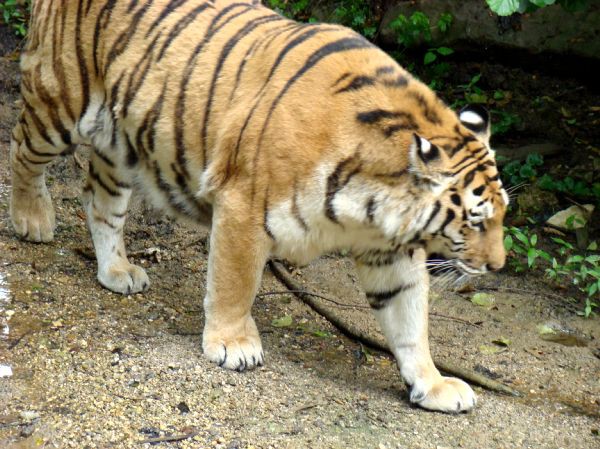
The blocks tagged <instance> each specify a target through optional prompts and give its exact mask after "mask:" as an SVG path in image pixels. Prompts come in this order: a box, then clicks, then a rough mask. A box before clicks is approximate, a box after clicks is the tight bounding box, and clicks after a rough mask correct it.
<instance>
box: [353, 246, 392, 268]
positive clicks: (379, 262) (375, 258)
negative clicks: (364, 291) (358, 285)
mask: <svg viewBox="0 0 600 449" xmlns="http://www.w3.org/2000/svg"><path fill="white" fill-rule="evenodd" d="M398 258H399V254H398V251H394V250H392V251H379V250H372V251H367V252H365V253H363V254H360V255H358V256H356V261H357V262H358V263H359V264H361V265H365V266H367V267H384V266H389V265H393V264H395V263H396V262H397V261H398Z"/></svg>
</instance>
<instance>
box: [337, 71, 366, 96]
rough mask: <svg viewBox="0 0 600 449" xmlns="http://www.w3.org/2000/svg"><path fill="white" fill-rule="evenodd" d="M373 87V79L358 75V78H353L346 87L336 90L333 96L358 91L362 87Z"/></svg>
mask: <svg viewBox="0 0 600 449" xmlns="http://www.w3.org/2000/svg"><path fill="white" fill-rule="evenodd" d="M374 85H375V78H372V77H370V76H366V75H358V76H355V77H354V78H353V79H352V81H350V83H349V84H348V85H347V86H345V87H341V88H340V89H338V90H336V91H335V92H334V94H341V93H344V92H351V91H355V90H360V89H362V88H363V87H368V86H374Z"/></svg>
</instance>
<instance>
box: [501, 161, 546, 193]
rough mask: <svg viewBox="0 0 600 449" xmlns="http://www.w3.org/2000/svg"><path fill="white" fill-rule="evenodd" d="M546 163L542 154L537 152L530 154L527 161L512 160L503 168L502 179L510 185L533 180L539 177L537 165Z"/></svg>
mask: <svg viewBox="0 0 600 449" xmlns="http://www.w3.org/2000/svg"><path fill="white" fill-rule="evenodd" d="M543 163H544V159H543V158H542V156H540V155H539V154H536V153H532V154H528V155H527V159H525V161H512V162H509V163H508V164H506V165H505V166H504V168H503V169H502V179H503V180H504V182H505V183H507V184H509V185H513V186H515V185H517V184H522V183H524V182H531V181H533V180H535V178H536V177H537V175H538V173H537V169H536V167H540V166H541V165H542V164H543Z"/></svg>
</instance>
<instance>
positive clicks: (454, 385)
mask: <svg viewBox="0 0 600 449" xmlns="http://www.w3.org/2000/svg"><path fill="white" fill-rule="evenodd" d="M410 402H412V403H414V404H417V405H419V406H420V407H423V408H426V409H427V410H435V411H440V412H446V413H460V412H466V411H468V410H471V409H472V408H473V407H474V406H475V403H476V402H477V399H476V397H475V393H474V392H473V389H472V388H471V387H470V386H469V385H468V384H467V383H465V382H463V381H462V380H460V379H456V378H454V377H441V376H440V378H439V381H437V382H435V383H434V384H433V385H431V387H430V388H428V389H427V388H426V387H424V386H423V385H419V382H416V383H415V384H414V385H413V387H412V388H411V391H410Z"/></svg>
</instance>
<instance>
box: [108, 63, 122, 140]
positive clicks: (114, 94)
mask: <svg viewBox="0 0 600 449" xmlns="http://www.w3.org/2000/svg"><path fill="white" fill-rule="evenodd" d="M124 76H125V71H123V72H122V73H121V75H120V76H119V79H118V80H117V82H116V83H115V84H113V85H112V87H111V88H110V103H109V105H108V110H109V111H110V115H111V117H112V121H113V123H117V115H116V112H115V106H116V104H117V100H118V95H119V88H120V87H121V82H122V81H123V78H124ZM110 145H111V147H112V148H116V145H117V127H116V126H114V125H113V127H112V135H111V137H110Z"/></svg>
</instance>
